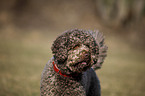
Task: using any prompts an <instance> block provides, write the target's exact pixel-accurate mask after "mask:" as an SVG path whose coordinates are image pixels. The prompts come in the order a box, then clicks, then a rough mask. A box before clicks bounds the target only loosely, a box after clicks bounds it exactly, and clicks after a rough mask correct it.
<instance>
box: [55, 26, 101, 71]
mask: <svg viewBox="0 0 145 96" xmlns="http://www.w3.org/2000/svg"><path fill="white" fill-rule="evenodd" d="M52 52H53V54H54V60H55V62H56V63H57V65H58V67H59V69H60V70H61V72H63V73H65V74H73V73H81V72H83V71H86V70H87V69H88V68H90V67H91V66H92V65H93V64H95V63H96V62H97V60H98V54H99V48H98V45H97V43H96V41H95V39H94V37H93V36H92V35H91V34H90V32H89V31H85V30H79V29H75V30H69V31H66V32H64V33H63V34H62V35H60V36H59V37H58V38H56V40H55V41H54V43H53V45H52Z"/></svg>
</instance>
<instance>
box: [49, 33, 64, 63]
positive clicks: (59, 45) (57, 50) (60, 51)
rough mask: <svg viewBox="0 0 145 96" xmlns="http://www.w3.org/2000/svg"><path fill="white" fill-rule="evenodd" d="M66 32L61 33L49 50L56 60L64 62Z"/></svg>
mask: <svg viewBox="0 0 145 96" xmlns="http://www.w3.org/2000/svg"><path fill="white" fill-rule="evenodd" d="M66 35H67V34H62V35H60V36H59V37H58V38H56V40H55V41H54V43H53V44H52V47H51V50H52V53H53V54H54V58H55V59H56V60H57V61H58V62H64V61H65V60H66V58H67V36H66Z"/></svg>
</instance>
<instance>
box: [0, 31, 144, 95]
mask: <svg viewBox="0 0 145 96" xmlns="http://www.w3.org/2000/svg"><path fill="white" fill-rule="evenodd" d="M10 34H11V35H10ZM55 37H56V36H54V35H53V34H52V35H50V34H49V35H48V34H46V33H45V34H44V33H40V32H37V31H36V32H30V33H23V34H20V33H4V32H3V33H0V78H1V79H0V86H1V87H0V96H39V94H40V91H39V89H40V88H39V87H40V77H41V72H42V70H43V67H44V66H45V64H46V62H47V61H48V59H49V58H50V57H51V56H52V54H51V50H50V47H51V44H52V41H53V40H54V39H55ZM106 37H107V38H106V43H107V45H108V46H109V50H108V57H107V58H106V60H105V63H104V64H103V67H102V69H101V70H97V71H96V72H97V74H98V76H99V78H100V81H101V87H102V96H145V91H144V90H145V86H144V84H145V76H144V73H145V60H144V57H145V55H144V53H145V52H142V51H136V49H131V48H130V47H129V46H128V44H126V43H125V41H124V40H122V39H119V38H116V37H115V36H106Z"/></svg>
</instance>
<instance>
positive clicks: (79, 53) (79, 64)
mask: <svg viewBox="0 0 145 96" xmlns="http://www.w3.org/2000/svg"><path fill="white" fill-rule="evenodd" d="M90 62H91V53H90V51H89V48H88V47H87V46H85V45H80V46H77V47H75V48H74V49H72V50H70V51H69V52H68V59H67V64H66V66H67V67H68V68H69V69H70V70H71V71H72V72H77V73H80V72H82V71H85V70H86V68H88V66H91V65H90Z"/></svg>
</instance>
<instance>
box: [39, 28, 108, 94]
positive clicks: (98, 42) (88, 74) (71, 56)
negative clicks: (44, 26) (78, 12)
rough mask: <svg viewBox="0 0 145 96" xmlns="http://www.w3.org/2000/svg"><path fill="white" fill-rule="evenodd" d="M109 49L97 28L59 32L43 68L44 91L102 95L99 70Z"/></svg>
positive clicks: (44, 92)
mask: <svg viewBox="0 0 145 96" xmlns="http://www.w3.org/2000/svg"><path fill="white" fill-rule="evenodd" d="M107 49H108V48H107V46H106V45H104V36H103V34H102V33H101V32H99V31H97V30H96V31H90V30H82V29H73V30H68V31H66V32H64V33H63V34H62V35H60V36H58V37H57V38H56V40H55V41H54V43H53V45H52V53H53V57H52V58H51V59H50V60H49V61H48V63H47V64H46V66H45V68H44V70H43V72H42V76H41V84H40V95H41V96H101V88H100V81H99V79H98V77H97V75H96V73H95V70H97V69H99V68H101V66H102V63H103V62H104V59H105V57H106V52H107Z"/></svg>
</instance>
